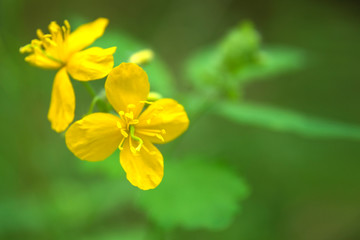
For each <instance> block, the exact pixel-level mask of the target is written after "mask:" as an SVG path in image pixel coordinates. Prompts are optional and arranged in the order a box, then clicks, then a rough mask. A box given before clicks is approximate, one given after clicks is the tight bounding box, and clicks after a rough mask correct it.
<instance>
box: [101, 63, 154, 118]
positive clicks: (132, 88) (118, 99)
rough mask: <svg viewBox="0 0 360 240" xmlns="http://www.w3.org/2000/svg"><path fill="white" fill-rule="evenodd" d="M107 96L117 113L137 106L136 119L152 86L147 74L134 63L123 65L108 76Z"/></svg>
mask: <svg viewBox="0 0 360 240" xmlns="http://www.w3.org/2000/svg"><path fill="white" fill-rule="evenodd" d="M105 91H106V96H107V98H108V100H109V102H110V104H111V105H112V106H113V107H114V109H115V110H116V111H117V112H120V111H125V112H126V111H127V107H128V106H129V104H133V105H135V108H134V109H133V113H134V118H137V116H138V115H139V113H140V112H141V110H142V108H143V106H144V103H143V101H145V100H146V99H147V96H148V95H149V91H150V84H149V80H148V76H147V74H146V72H145V71H144V70H143V69H142V68H141V67H139V66H138V65H136V64H134V63H121V64H120V65H119V66H118V67H116V68H114V69H113V70H112V71H111V72H110V73H109V75H108V77H107V79H106V82H105Z"/></svg>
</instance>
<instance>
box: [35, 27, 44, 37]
mask: <svg viewBox="0 0 360 240" xmlns="http://www.w3.org/2000/svg"><path fill="white" fill-rule="evenodd" d="M36 35H37V36H38V37H39V39H42V38H43V37H44V33H43V31H41V29H37V30H36Z"/></svg>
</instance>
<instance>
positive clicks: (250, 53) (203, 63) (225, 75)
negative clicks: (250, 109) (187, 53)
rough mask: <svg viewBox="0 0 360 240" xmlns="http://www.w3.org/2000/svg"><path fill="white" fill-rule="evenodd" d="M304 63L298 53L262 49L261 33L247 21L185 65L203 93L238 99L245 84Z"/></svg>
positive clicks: (187, 72) (193, 81) (191, 79)
mask: <svg viewBox="0 0 360 240" xmlns="http://www.w3.org/2000/svg"><path fill="white" fill-rule="evenodd" d="M303 64H304V56H303V53H302V52H301V51H299V50H296V49H292V48H284V47H277V48H274V47H271V48H265V49H263V48H261V46H260V37H259V34H258V33H257V31H256V30H255V29H254V27H253V25H252V24H251V23H248V22H245V23H243V24H241V25H239V26H238V27H236V28H234V29H233V30H232V31H230V33H229V34H228V35H227V36H226V37H225V38H224V39H223V40H221V41H220V42H219V43H218V44H217V45H214V46H210V47H206V48H204V49H202V50H200V51H199V52H197V53H195V54H194V55H192V56H191V57H190V58H189V60H188V61H187V63H186V77H187V79H189V80H190V83H191V84H192V85H194V86H195V88H196V89H197V90H199V91H201V92H205V93H207V94H209V93H210V94H214V93H215V94H217V95H220V96H222V97H224V96H225V97H226V98H239V97H241V87H242V85H243V84H244V83H247V82H251V81H255V80H262V79H266V78H269V77H270V76H272V75H276V74H281V73H283V72H286V71H290V70H294V69H299V68H300V67H302V66H303ZM239 92H240V93H239Z"/></svg>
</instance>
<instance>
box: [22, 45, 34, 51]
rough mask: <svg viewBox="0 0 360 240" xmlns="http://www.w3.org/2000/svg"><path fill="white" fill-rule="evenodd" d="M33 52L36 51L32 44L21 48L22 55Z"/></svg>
mask: <svg viewBox="0 0 360 240" xmlns="http://www.w3.org/2000/svg"><path fill="white" fill-rule="evenodd" d="M33 51H34V49H33V47H32V46H31V44H28V45H25V46H23V47H21V48H20V53H31V52H33Z"/></svg>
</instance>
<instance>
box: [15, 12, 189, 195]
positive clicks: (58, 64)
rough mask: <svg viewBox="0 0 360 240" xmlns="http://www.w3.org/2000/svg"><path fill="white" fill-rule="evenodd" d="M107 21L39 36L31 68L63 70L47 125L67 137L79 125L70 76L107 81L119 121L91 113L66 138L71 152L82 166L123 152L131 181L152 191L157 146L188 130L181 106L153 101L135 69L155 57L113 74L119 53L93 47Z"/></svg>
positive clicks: (157, 176) (158, 166) (159, 167)
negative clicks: (49, 124) (79, 160)
mask: <svg viewBox="0 0 360 240" xmlns="http://www.w3.org/2000/svg"><path fill="white" fill-rule="evenodd" d="M107 24H108V20H107V19H104V18H99V19H97V20H95V21H94V22H91V23H88V24H84V25H82V26H80V27H79V28H78V29H76V30H75V31H74V32H72V33H71V32H70V25H69V23H68V21H65V22H64V26H62V27H60V26H59V25H58V24H57V23H56V22H51V23H50V25H49V31H50V34H44V33H43V32H42V31H41V30H38V31H37V35H38V37H39V39H35V40H32V42H31V43H30V44H28V45H26V46H24V47H22V48H20V52H21V53H29V55H28V56H27V57H26V58H25V60H26V61H28V62H29V63H31V64H33V65H35V66H38V67H41V68H46V69H59V71H58V72H57V74H56V76H55V80H54V84H53V90H52V95H51V103H50V109H49V113H48V119H49V121H50V122H51V127H52V128H53V129H54V130H55V131H57V132H62V131H64V130H66V129H67V128H68V126H69V124H70V123H71V122H72V121H73V120H74V111H75V94H74V90H73V87H72V84H71V81H70V78H69V75H68V74H70V76H71V77H72V78H73V79H75V80H78V81H90V80H96V79H101V78H104V77H105V76H107V75H108V77H107V79H106V82H105V92H106V97H107V99H108V101H109V103H110V104H111V105H112V107H113V108H114V110H115V111H116V113H117V115H114V114H112V113H104V112H98V113H92V114H89V115H87V116H85V117H84V118H82V119H80V120H78V121H76V122H74V123H73V124H72V125H71V126H70V127H69V128H68V129H67V131H66V133H65V141H66V145H67V147H68V148H69V149H70V151H71V152H72V153H73V154H74V155H75V156H77V157H78V158H80V159H82V160H87V161H101V160H104V159H106V158H107V157H108V156H110V155H111V154H112V153H113V152H114V151H115V150H116V149H120V151H121V152H120V163H121V166H122V167H123V169H124V170H125V172H126V176H127V179H128V180H129V181H130V182H131V183H132V184H133V185H134V186H137V187H138V188H140V189H143V190H147V189H153V188H155V187H156V186H158V185H159V184H160V182H161V180H162V178H163V173H164V163H163V156H162V154H161V153H160V151H159V150H158V149H157V148H156V147H155V146H154V145H153V144H154V143H155V144H162V143H166V142H169V141H171V140H173V139H175V138H176V137H178V136H179V135H181V134H182V133H183V132H184V131H185V130H186V129H187V128H188V125H189V119H188V116H187V114H186V112H185V110H184V108H183V106H182V105H180V104H179V103H177V102H176V101H175V100H173V99H169V98H164V99H160V100H157V101H154V102H153V101H151V102H150V101H148V97H149V94H150V84H149V81H148V76H147V74H146V72H145V71H144V70H143V69H142V68H141V67H140V66H138V65H137V64H136V63H138V64H141V63H142V62H147V61H148V59H151V58H152V57H153V54H152V52H150V51H149V50H146V51H145V52H140V53H139V54H137V55H135V56H133V57H132V58H130V63H121V64H120V65H119V66H117V67H115V68H113V66H114V58H113V54H114V53H115V50H116V47H111V48H107V49H102V48H99V47H91V48H88V49H86V50H82V49H84V48H86V47H87V46H89V45H90V44H92V43H93V42H94V41H95V40H96V39H97V38H99V37H100V36H102V35H103V33H104V30H105V28H106V26H107Z"/></svg>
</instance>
